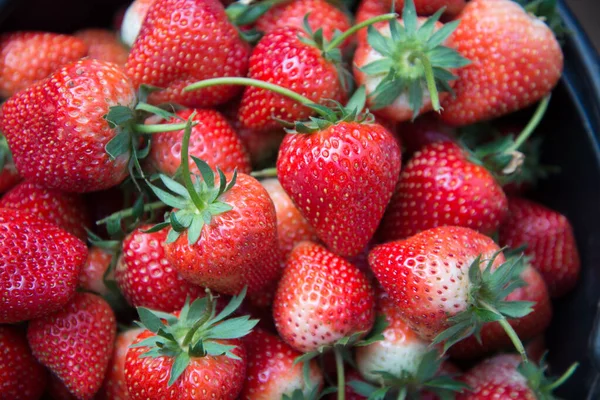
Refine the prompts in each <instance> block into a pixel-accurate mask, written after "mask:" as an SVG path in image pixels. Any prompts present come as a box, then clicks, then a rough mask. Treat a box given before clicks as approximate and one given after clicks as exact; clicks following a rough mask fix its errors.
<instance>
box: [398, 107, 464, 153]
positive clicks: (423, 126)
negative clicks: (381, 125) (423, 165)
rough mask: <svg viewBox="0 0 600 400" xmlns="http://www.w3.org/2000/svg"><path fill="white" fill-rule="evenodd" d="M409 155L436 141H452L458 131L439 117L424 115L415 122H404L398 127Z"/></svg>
mask: <svg viewBox="0 0 600 400" xmlns="http://www.w3.org/2000/svg"><path fill="white" fill-rule="evenodd" d="M397 131H398V133H399V134H400V137H401V138H402V144H403V145H404V148H405V150H406V153H407V155H408V156H411V157H412V155H413V154H414V153H416V152H417V151H419V150H421V148H422V147H424V146H425V145H428V144H430V143H435V142H452V141H454V137H455V135H456V132H455V130H454V129H453V128H451V127H449V126H448V125H446V124H444V123H442V122H441V121H440V120H439V119H437V118H432V117H429V116H428V115H424V116H423V117H420V118H417V119H416V120H415V121H414V122H404V123H402V124H400V125H399V126H398V128H397Z"/></svg>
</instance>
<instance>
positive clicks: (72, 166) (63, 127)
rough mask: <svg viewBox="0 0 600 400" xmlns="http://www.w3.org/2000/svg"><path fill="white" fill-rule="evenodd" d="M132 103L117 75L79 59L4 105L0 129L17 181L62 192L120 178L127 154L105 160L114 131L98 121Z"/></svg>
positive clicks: (131, 95) (128, 89) (102, 65)
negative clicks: (19, 178) (19, 176)
mask: <svg viewBox="0 0 600 400" xmlns="http://www.w3.org/2000/svg"><path fill="white" fill-rule="evenodd" d="M135 100H136V95H135V92H134V89H133V86H132V85H131V82H130V81H129V78H128V77H127V76H126V75H125V73H124V72H123V71H122V70H120V69H119V68H118V67H116V66H115V65H114V64H111V63H107V62H103V61H98V60H92V59H84V60H81V61H78V62H75V63H71V64H68V65H65V66H64V67H62V68H61V69H59V70H58V71H56V72H55V73H54V74H52V75H51V76H50V77H49V78H47V79H45V80H43V81H40V82H38V83H36V84H34V85H33V86H30V87H29V88H27V89H25V90H23V91H21V92H20V93H18V94H17V95H15V96H13V97H11V98H10V99H9V100H7V101H6V102H5V103H4V104H3V106H2V114H1V116H0V130H2V132H4V134H5V135H6V139H7V141H8V144H9V145H10V148H11V150H12V153H13V158H14V161H15V165H16V166H17V169H18V170H19V172H20V173H21V174H22V175H23V177H25V178H27V179H29V180H31V181H32V182H35V183H39V184H42V185H44V186H46V187H48V188H55V189H61V190H65V191H72V192H86V191H95V190H100V189H105V188H108V187H111V186H114V185H116V184H118V183H120V182H121V181H122V180H123V179H125V177H126V176H127V164H128V158H129V154H128V152H124V154H121V155H119V156H118V157H117V158H116V159H111V157H110V156H109V154H108V153H107V150H105V146H106V145H107V144H109V142H110V141H111V139H113V138H114V137H115V136H117V131H116V129H114V128H112V127H111V126H110V125H109V123H108V122H107V121H106V120H105V119H104V118H103V117H104V115H106V114H107V112H108V111H109V107H111V106H116V105H121V106H130V107H132V106H133V105H134V102H135Z"/></svg>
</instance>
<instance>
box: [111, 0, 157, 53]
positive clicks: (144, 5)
mask: <svg viewBox="0 0 600 400" xmlns="http://www.w3.org/2000/svg"><path fill="white" fill-rule="evenodd" d="M154 1H155V0H134V1H133V2H132V3H131V4H130V5H129V7H127V10H126V11H125V15H123V21H122V22H121V23H120V24H119V26H120V27H121V40H122V41H123V43H125V45H127V46H129V47H132V46H133V43H134V42H135V39H137V37H138V35H139V34H140V29H142V23H143V22H144V19H145V18H146V14H148V9H150V6H151V5H152V3H154Z"/></svg>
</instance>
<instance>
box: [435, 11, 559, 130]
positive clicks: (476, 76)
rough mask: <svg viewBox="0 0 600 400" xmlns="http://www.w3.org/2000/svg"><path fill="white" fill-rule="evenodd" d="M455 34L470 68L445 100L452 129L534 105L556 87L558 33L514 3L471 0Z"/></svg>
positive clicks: (455, 42) (464, 69) (464, 71)
mask: <svg viewBox="0 0 600 400" xmlns="http://www.w3.org/2000/svg"><path fill="white" fill-rule="evenodd" d="M458 18H460V25H459V26H458V28H457V29H456V31H455V32H454V34H453V35H452V41H453V42H454V44H455V46H456V48H457V50H458V51H459V52H460V53H461V54H462V55H463V56H464V57H467V58H468V59H469V60H471V61H472V64H471V65H469V66H467V67H466V68H463V69H461V70H459V71H458V77H459V78H458V80H457V82H456V85H455V87H454V91H455V94H456V95H455V96H453V97H446V98H445V99H443V100H442V107H443V109H444V112H443V113H442V116H441V117H442V119H443V120H444V121H445V122H446V123H448V124H451V125H457V126H461V125H469V124H473V123H475V122H478V121H485V120H490V119H493V118H497V117H500V116H502V115H506V114H509V113H512V112H514V111H517V110H520V109H523V108H525V107H527V106H530V105H532V104H534V103H536V102H537V101H538V100H540V99H542V98H543V97H544V96H546V95H547V94H549V93H550V91H551V90H552V89H553V88H554V86H556V84H557V83H558V80H559V78H560V76H561V73H562V69H563V54H562V50H561V48H560V45H559V43H558V42H557V40H556V38H555V37H554V33H553V32H552V30H550V28H549V27H548V26H547V25H546V24H545V23H544V22H543V21H542V20H541V19H539V18H537V17H535V16H533V15H531V14H529V13H528V12H526V11H525V10H524V9H523V7H521V6H520V5H519V4H517V3H516V2H514V1H511V0H473V1H470V2H469V3H468V4H467V6H466V7H465V8H464V10H463V11H462V13H461V14H460V15H459V17H458Z"/></svg>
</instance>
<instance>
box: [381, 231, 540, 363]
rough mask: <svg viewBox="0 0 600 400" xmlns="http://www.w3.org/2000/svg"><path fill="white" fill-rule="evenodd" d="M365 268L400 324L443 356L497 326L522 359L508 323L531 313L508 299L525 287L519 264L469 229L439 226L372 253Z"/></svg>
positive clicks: (520, 346) (520, 347)
mask: <svg viewBox="0 0 600 400" xmlns="http://www.w3.org/2000/svg"><path fill="white" fill-rule="evenodd" d="M369 264H370V265H371V269H373V272H374V273H375V276H376V277H377V280H378V281H379V283H380V284H381V286H382V287H383V289H384V290H385V291H386V292H387V293H388V294H389V296H390V298H391V299H392V300H393V301H395V303H396V305H397V306H398V307H399V312H400V314H401V317H402V319H403V320H404V321H405V322H406V323H407V324H408V325H409V326H410V327H411V328H412V329H413V330H414V331H415V332H416V333H417V334H418V335H419V336H421V337H422V338H424V339H426V340H432V339H433V340H434V343H441V342H444V350H446V349H447V348H449V347H450V346H452V345H453V344H455V343H456V342H458V341H460V340H462V339H464V338H466V337H468V336H471V335H472V334H476V335H478V334H479V332H480V331H481V328H482V326H483V325H484V323H485V322H488V321H498V322H499V323H500V324H501V325H502V327H503V328H504V329H505V330H506V331H507V334H508V335H509V336H510V338H511V340H512V341H513V343H514V345H515V347H516V348H517V349H518V350H519V352H521V354H522V355H523V356H524V354H525V351H524V350H523V346H522V344H521V342H520V341H519V339H518V337H517V336H516V334H515V332H514V330H512V328H511V326H510V324H509V323H508V322H507V320H506V318H507V317H508V318H519V317H523V316H525V315H527V314H528V313H529V312H531V305H532V303H529V302H520V301H510V300H508V299H506V297H507V295H509V294H510V293H511V292H512V291H513V290H514V289H516V288H519V287H522V286H523V285H524V284H525V283H524V280H523V279H522V277H521V273H522V271H523V269H524V263H523V262H522V259H520V258H518V257H511V258H510V259H509V260H508V261H506V262H505V259H504V255H503V254H502V252H501V251H500V249H499V247H498V246H497V245H496V244H495V243H494V241H493V240H492V239H490V238H489V237H487V236H484V235H482V234H480V233H478V232H476V231H474V230H472V229H468V228H463V227H453V226H443V227H438V228H433V229H429V230H426V231H423V232H421V233H418V234H416V235H414V236H412V237H411V238H409V239H406V240H399V241H396V242H391V243H387V244H384V245H381V246H378V247H376V248H375V249H374V250H373V251H371V254H370V255H369Z"/></svg>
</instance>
